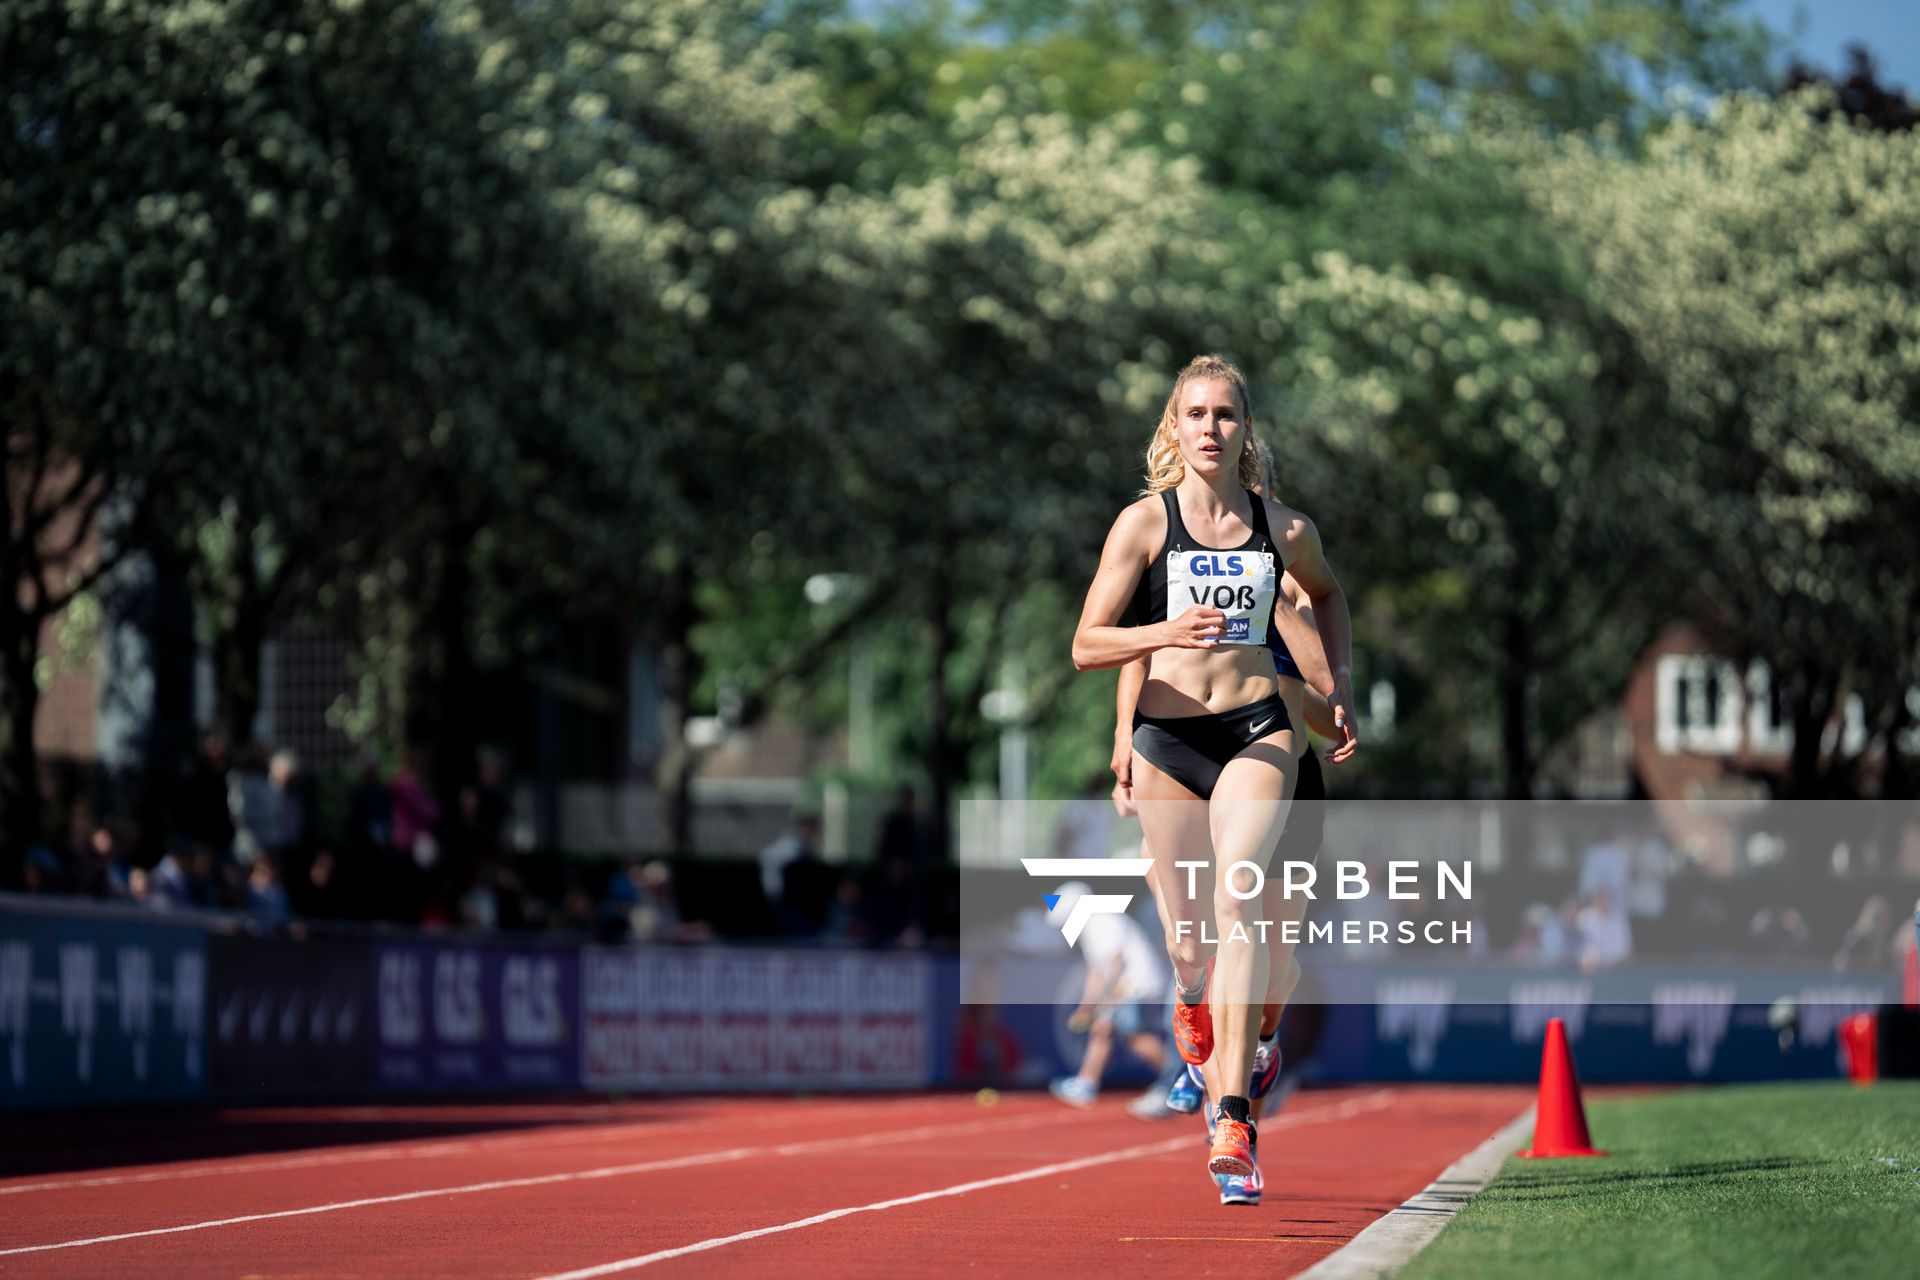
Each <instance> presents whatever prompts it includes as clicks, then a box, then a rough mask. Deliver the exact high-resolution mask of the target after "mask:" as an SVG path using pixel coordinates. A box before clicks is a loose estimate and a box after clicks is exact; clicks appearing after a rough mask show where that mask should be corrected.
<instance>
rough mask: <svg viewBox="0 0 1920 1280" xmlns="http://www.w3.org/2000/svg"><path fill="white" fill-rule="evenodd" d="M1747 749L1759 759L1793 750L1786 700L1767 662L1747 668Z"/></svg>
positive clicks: (1782, 754)
mask: <svg viewBox="0 0 1920 1280" xmlns="http://www.w3.org/2000/svg"><path fill="white" fill-rule="evenodd" d="M1747 750H1748V751H1750V752H1752V753H1753V754H1754V755H1757V756H1784V755H1787V754H1789V753H1790V752H1792V750H1793V726H1792V725H1791V724H1789V723H1787V707H1786V699H1784V698H1782V697H1781V696H1780V689H1779V686H1777V685H1776V684H1774V682H1773V672H1772V671H1771V670H1769V669H1768V667H1767V664H1766V663H1764V662H1755V663H1754V664H1753V665H1752V666H1750V667H1748V668H1747Z"/></svg>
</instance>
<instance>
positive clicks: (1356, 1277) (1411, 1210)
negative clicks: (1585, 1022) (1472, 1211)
mask: <svg viewBox="0 0 1920 1280" xmlns="http://www.w3.org/2000/svg"><path fill="white" fill-rule="evenodd" d="M1532 1125H1533V1107H1532V1106H1531V1105H1529V1106H1528V1107H1527V1109H1526V1110H1524V1111H1522V1112H1521V1113H1520V1114H1519V1115H1517V1116H1515V1117H1514V1118H1513V1119H1511V1120H1509V1121H1507V1123H1506V1124H1504V1125H1502V1126H1501V1127H1500V1129H1499V1130H1498V1131H1496V1132H1495V1133H1494V1135H1493V1136H1492V1137H1490V1138H1488V1139H1487V1140H1486V1141H1485V1142H1483V1143H1481V1144H1480V1145H1479V1146H1477V1147H1475V1148H1474V1149H1473V1150H1472V1151H1469V1152H1468V1153H1467V1154H1466V1155H1464V1156H1461V1157H1460V1158H1459V1159H1458V1160H1455V1161H1454V1162H1453V1163H1452V1164H1450V1165H1448V1166H1447V1167H1446V1169H1445V1170H1444V1171H1443V1172H1442V1173H1441V1174H1440V1176H1439V1177H1437V1178H1435V1179H1434V1180H1433V1181H1432V1182H1429V1183H1428V1184H1427V1186H1426V1188H1425V1189H1424V1190H1423V1191H1421V1192H1420V1193H1419V1194H1417V1195H1415V1196H1414V1197H1412V1198H1411V1199H1409V1200H1407V1201H1406V1202H1405V1203H1403V1204H1401V1205H1400V1206H1399V1207H1398V1208H1396V1209H1394V1210H1393V1211H1392V1212H1391V1213H1388V1214H1387V1215H1386V1216H1385V1217H1382V1218H1379V1219H1377V1220H1375V1221H1374V1222H1373V1223H1371V1224H1370V1225H1369V1226H1368V1227H1367V1229H1366V1230H1364V1231H1362V1232H1361V1233H1360V1234H1359V1235H1357V1236H1355V1237H1354V1238H1353V1239H1351V1240H1349V1241H1347V1242H1346V1243H1345V1244H1343V1245H1341V1246H1340V1247H1339V1248H1338V1249H1336V1250H1334V1251H1333V1252H1332V1253H1330V1254H1328V1255H1327V1256H1326V1257H1324V1258H1322V1259H1320V1261H1318V1262H1316V1263H1314V1264H1313V1265H1312V1266H1311V1267H1309V1268H1307V1269H1306V1270H1305V1271H1302V1272H1301V1273H1300V1274H1299V1275H1298V1276H1297V1277H1295V1280H1378V1277H1382V1276H1392V1275H1394V1274H1396V1273H1397V1272H1399V1270H1400V1269H1401V1268H1402V1267H1404V1266H1406V1265H1407V1264H1408V1263H1409V1262H1411V1261H1413V1258H1414V1255H1415V1254H1417V1253H1419V1252H1420V1251H1421V1250H1422V1249H1424V1248H1426V1247H1427V1246H1428V1245H1430V1244H1432V1243H1433V1240H1434V1237H1435V1236H1438V1235H1439V1234H1440V1232H1441V1231H1443V1230H1444V1229H1445V1228H1446V1225H1447V1224H1448V1223H1449V1222H1452V1221H1453V1217H1454V1215H1455V1214H1457V1213H1459V1212H1460V1210H1461V1209H1463V1208H1465V1207H1466V1204H1467V1201H1469V1200H1471V1199H1473V1197H1474V1196H1476V1195H1478V1194H1479V1193H1480V1191H1481V1190H1482V1189H1483V1188H1484V1187H1485V1186H1486V1185H1487V1183H1489V1182H1491V1181H1492V1180H1493V1176H1494V1175H1495V1174H1496V1173H1498V1172H1500V1166H1501V1165H1502V1164H1503V1163H1505V1162H1506V1158H1507V1157H1508V1156H1510V1155H1512V1154H1513V1153H1514V1151H1515V1149H1516V1147H1517V1146H1518V1144H1519V1143H1520V1142H1522V1141H1523V1140H1524V1139H1525V1137H1526V1134H1527V1130H1528V1129H1530V1128H1531V1127H1532Z"/></svg>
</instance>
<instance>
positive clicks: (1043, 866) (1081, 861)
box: [1020, 858, 1153, 946]
mask: <svg viewBox="0 0 1920 1280" xmlns="http://www.w3.org/2000/svg"><path fill="white" fill-rule="evenodd" d="M1020 865H1021V866H1023V867H1025V868H1026V869H1027V874H1028V875H1030V876H1041V877H1044V878H1045V879H1048V880H1052V879H1055V878H1056V877H1060V876H1066V877H1071V878H1073V879H1076V880H1077V879H1080V878H1082V877H1085V876H1135V877H1138V878H1139V879H1142V880H1144V879H1146V878H1147V868H1149V867H1151V866H1152V865H1153V859H1151V858H1022V859H1020ZM1041 901H1043V902H1045V903H1046V904H1047V910H1049V911H1052V910H1053V909H1054V907H1056V906H1057V905H1059V902H1060V895H1059V894H1057V893H1048V894H1042V895H1041ZM1132 902H1133V895H1132V894H1130V893H1083V894H1081V895H1080V896H1079V897H1078V898H1077V899H1075V900H1074V904H1073V906H1072V908H1071V909H1070V910H1068V912H1067V922H1066V924H1064V925H1062V926H1061V929H1060V932H1061V934H1062V935H1063V936H1064V937H1065V938H1066V940H1067V945H1068V946H1072V945H1073V944H1074V943H1076V942H1078V941H1080V933H1081V931H1082V930H1084V929H1085V928H1086V927H1087V921H1089V920H1091V919H1093V917H1095V916H1101V915H1112V916H1118V915H1125V914H1126V911H1127V907H1128V905H1129V904H1130V903H1132Z"/></svg>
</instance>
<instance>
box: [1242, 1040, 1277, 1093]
mask: <svg viewBox="0 0 1920 1280" xmlns="http://www.w3.org/2000/svg"><path fill="white" fill-rule="evenodd" d="M1279 1078H1280V1043H1279V1041H1278V1040H1262V1041H1261V1042H1260V1044H1259V1047H1258V1048H1256V1049H1255V1050H1254V1051H1253V1078H1252V1079H1251V1080H1249V1081H1248V1082H1247V1096H1248V1097H1249V1098H1264V1097H1266V1096H1267V1094H1268V1092H1269V1091H1271V1090H1272V1088H1273V1082H1274V1081H1275V1080H1278V1079H1279Z"/></svg>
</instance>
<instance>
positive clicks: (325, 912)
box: [291, 849, 346, 920]
mask: <svg viewBox="0 0 1920 1280" xmlns="http://www.w3.org/2000/svg"><path fill="white" fill-rule="evenodd" d="M291 905H292V907H293V908H294V909H295V910H296V911H297V912H298V913H299V914H301V915H303V916H312V917H314V918H316V919H320V920H329V919H338V918H339V917H341V916H343V915H345V914H346V912H345V911H344V909H343V905H344V904H343V902H342V900H341V893H340V859H339V857H338V855H336V854H335V853H334V852H333V850H331V849H320V850H318V851H317V852H316V853H315V854H314V855H313V861H311V862H309V863H308V864H307V869H306V874H305V875H303V876H302V877H301V878H300V881H299V883H298V885H297V892H296V893H295V894H294V895H292V902H291Z"/></svg>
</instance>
